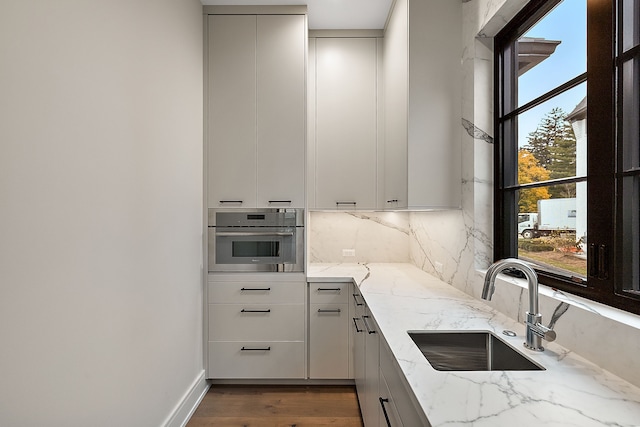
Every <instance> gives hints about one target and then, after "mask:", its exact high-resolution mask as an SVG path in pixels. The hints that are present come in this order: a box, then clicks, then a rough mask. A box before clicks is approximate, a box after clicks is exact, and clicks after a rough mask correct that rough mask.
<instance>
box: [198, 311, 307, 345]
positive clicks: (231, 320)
mask: <svg viewBox="0 0 640 427" xmlns="http://www.w3.org/2000/svg"><path fill="white" fill-rule="evenodd" d="M304 324H305V322H304V305H302V304H271V305H270V304H209V340H211V341H247V340H249V341H302V340H304Z"/></svg>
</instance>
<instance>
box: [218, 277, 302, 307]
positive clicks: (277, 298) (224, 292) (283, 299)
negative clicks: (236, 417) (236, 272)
mask: <svg viewBox="0 0 640 427" xmlns="http://www.w3.org/2000/svg"><path fill="white" fill-rule="evenodd" d="M304 288H305V284H304V282H249V281H247V282H215V281H211V280H209V294H208V295H209V296H208V300H209V304H267V303H272V304H304V292H305V289H304Z"/></svg>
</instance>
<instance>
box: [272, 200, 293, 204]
mask: <svg viewBox="0 0 640 427" xmlns="http://www.w3.org/2000/svg"><path fill="white" fill-rule="evenodd" d="M269 203H288V204H291V200H269Z"/></svg>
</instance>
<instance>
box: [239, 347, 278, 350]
mask: <svg viewBox="0 0 640 427" xmlns="http://www.w3.org/2000/svg"><path fill="white" fill-rule="evenodd" d="M240 351H271V347H242V348H241V349H240Z"/></svg>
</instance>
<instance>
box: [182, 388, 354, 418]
mask: <svg viewBox="0 0 640 427" xmlns="http://www.w3.org/2000/svg"><path fill="white" fill-rule="evenodd" d="M205 426H206V427H209V426H221V427H308V426H333V427H362V426H363V424H362V418H361V417H360V408H359V406H358V397H357V395H356V390H355V387H351V386H228V385H224V386H222V385H214V386H212V387H211V388H210V389H209V392H208V393H207V395H206V396H205V397H204V399H203V400H202V402H201V403H200V406H198V409H196V412H195V413H194V414H193V416H192V417H191V420H190V421H189V423H188V424H187V427H205Z"/></svg>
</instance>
